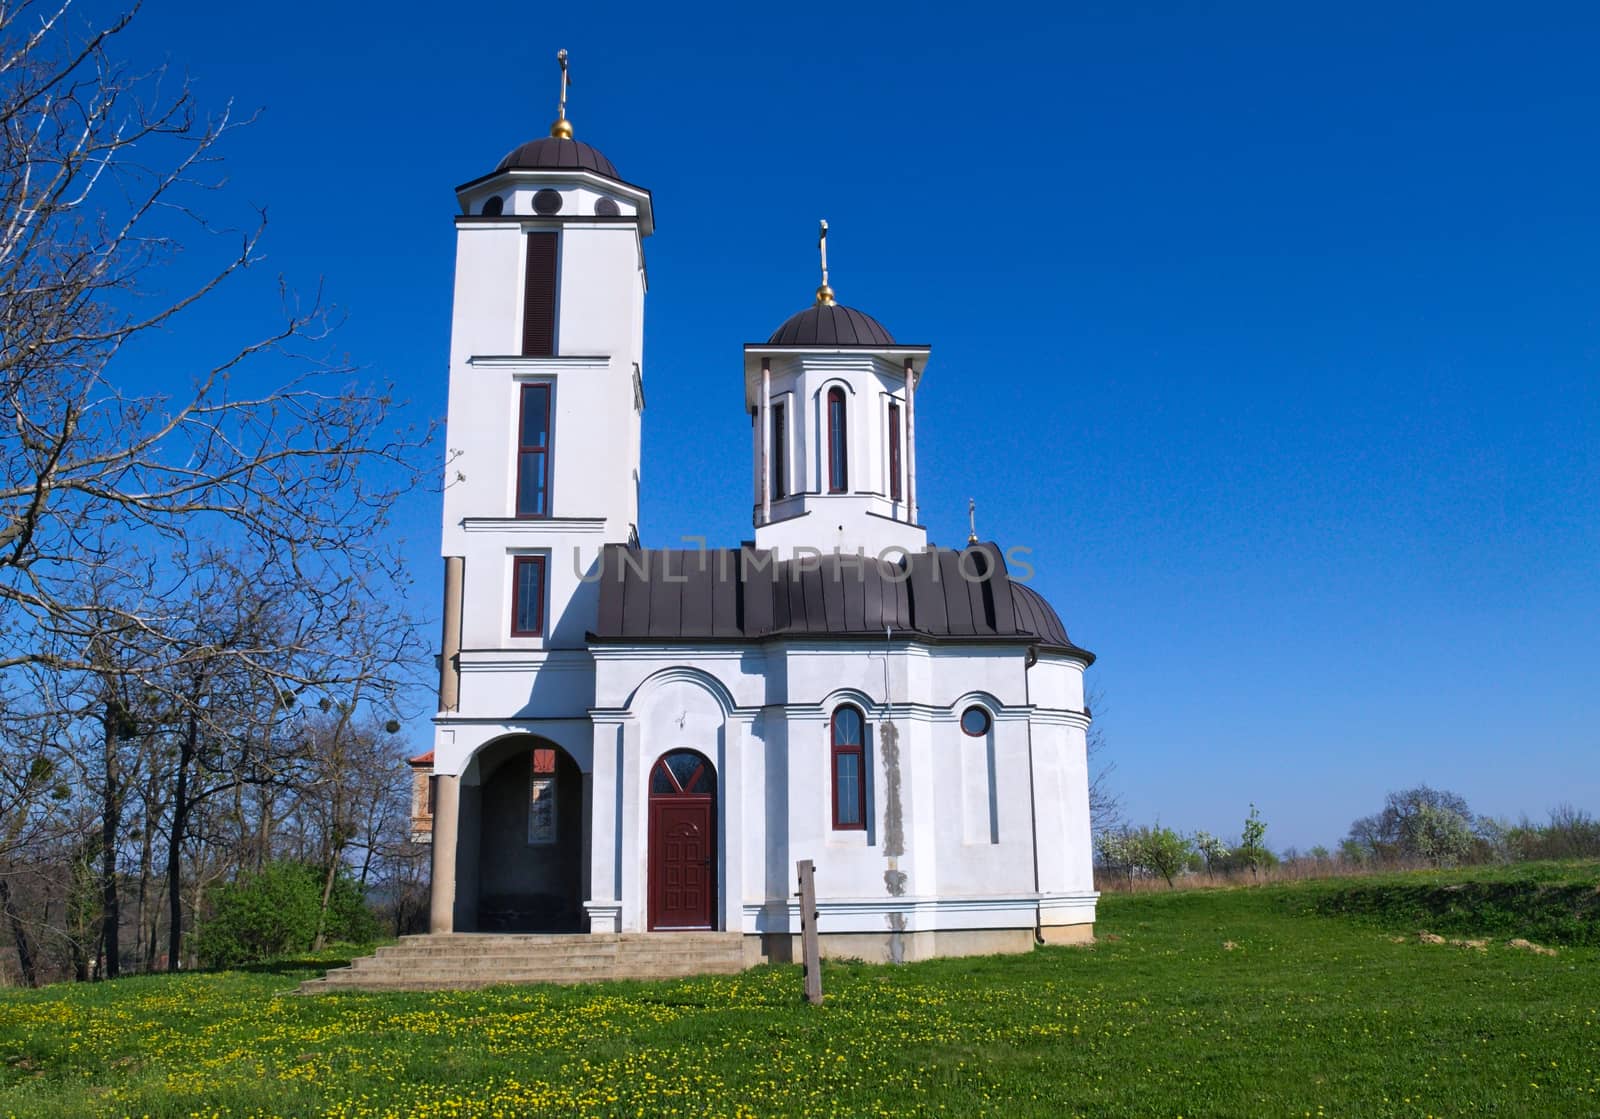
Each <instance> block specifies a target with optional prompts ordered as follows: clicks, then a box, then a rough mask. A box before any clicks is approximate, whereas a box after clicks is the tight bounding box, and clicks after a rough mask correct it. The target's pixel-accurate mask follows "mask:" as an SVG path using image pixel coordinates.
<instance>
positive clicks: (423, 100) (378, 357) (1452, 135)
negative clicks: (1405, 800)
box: [83, 0, 1600, 847]
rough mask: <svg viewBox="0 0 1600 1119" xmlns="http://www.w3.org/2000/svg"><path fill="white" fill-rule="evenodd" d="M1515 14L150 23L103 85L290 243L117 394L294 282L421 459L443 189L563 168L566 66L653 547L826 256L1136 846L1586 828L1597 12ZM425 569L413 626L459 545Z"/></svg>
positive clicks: (432, 368)
mask: <svg viewBox="0 0 1600 1119" xmlns="http://www.w3.org/2000/svg"><path fill="white" fill-rule="evenodd" d="M109 10H110V8H109V7H108V6H104V5H100V4H98V3H91V4H89V5H87V6H86V7H84V8H83V12H84V13H86V14H95V13H102V12H105V11H109ZM913 12H914V13H915V14H913ZM1510 12H1511V9H1507V8H1504V7H1503V6H1501V7H1490V6H1481V5H1470V4H1469V5H1459V4H1458V5H1450V6H1445V5H1427V6H1422V5H1416V6H1394V5H1341V6H1338V7H1337V8H1323V9H1318V10H1312V9H1307V8H1305V6H1300V5H1295V6H1288V5H1276V4H1258V5H1253V4H1234V5H1215V6H1205V5H1182V6H1178V5H1171V6H1167V5H1130V4H1111V5H1104V6H1099V5H1058V6H1048V7H1046V6H1041V7H1039V8H1037V9H1021V8H1017V9H1009V10H1004V9H996V10H994V14H995V15H996V16H998V17H1001V18H997V19H995V20H993V21H991V22H986V23H975V22H974V19H973V14H974V10H973V9H972V7H971V6H970V5H961V6H959V7H955V6H951V7H948V8H946V7H942V6H940V5H924V6H919V7H917V8H915V9H911V8H906V9H902V10H898V11H897V10H893V9H887V8H873V7H870V6H854V7H851V8H850V9H849V10H848V11H844V10H832V9H821V10H819V9H815V8H806V7H800V8H785V9H776V8H773V9H769V8H765V7H762V8H757V7H756V6H744V5H741V6H738V7H728V8H720V9H719V8H698V9H696V8H689V7H682V8H676V9H674V8H671V7H662V6H660V5H648V6H639V7H634V6H631V5H628V4H620V3H612V4H607V5H604V6H572V7H569V8H566V9H559V10H558V9H549V8H527V7H514V6H511V5H493V4H489V5H479V6H476V7H471V8H463V9H460V10H441V9H438V8H433V7H427V8H425V7H422V6H420V5H408V4H406V3H403V2H399V3H390V4H385V5H376V4H365V3H360V4H357V3H340V4H307V3H296V2H287V0H285V2H281V3H277V4H271V5H257V6H251V7H245V8H241V7H230V6H217V5H212V4H207V5H201V4H198V3H168V4H152V5H149V6H148V7H147V8H146V9H145V11H144V12H143V13H142V14H141V15H140V16H139V17H138V19H137V21H136V23H135V24H134V27H133V28H132V30H131V31H130V32H129V33H128V34H127V35H126V36H125V37H124V41H123V43H122V44H121V47H120V50H121V52H122V53H123V54H124V55H126V56H129V57H131V58H132V59H134V60H135V61H136V62H139V63H143V64H149V63H154V62H158V61H160V60H162V59H168V60H170V61H171V63H172V64H173V65H174V66H175V67H176V68H178V69H182V70H187V71H188V72H189V74H190V75H191V77H192V78H193V80H194V83H195V87H196V90H197V92H198V95H199V97H200V100H201V103H202V105H204V106H207V107H212V108H218V107H220V106H221V105H222V104H223V103H224V102H226V101H227V100H228V99H230V98H231V99H233V100H234V101H235V103H236V104H237V105H238V106H240V107H241V108H243V109H246V110H253V109H256V108H260V109H261V110H262V113H261V116H260V118H259V120H257V121H256V123H254V124H252V125H251V126H250V127H249V128H248V129H244V130H242V131H240V132H239V133H237V134H235V135H234V136H233V137H231V138H230V139H229V140H228V141H227V143H226V145H225V149H224V150H225V154H226V156H227V172H228V175H229V185H228V187H227V189H226V190H225V191H223V192H220V193H219V194H218V195H217V196H215V198H214V203H215V206H214V209H213V211H212V212H213V213H214V214H215V215H216V216H218V217H221V218H224V219H231V220H238V221H243V220H245V218H246V216H247V215H248V206H249V205H250V204H261V205H265V206H267V208H268V212H269V215H270V220H271V225H270V228H269V232H268V236H267V240H266V242H265V246H264V247H265V252H266V255H267V258H268V259H267V261H266V264H265V266H264V267H262V268H260V269H257V270H255V271H254V273H253V274H252V275H250V276H248V277H246V278H245V279H244V281H243V282H241V283H238V284H235V285H231V286H230V288H229V289H228V290H227V291H225V292H223V293H221V294H219V295H218V296H217V297H216V299H214V300H213V301H212V302H211V303H210V304H209V305H208V307H207V308H206V310H205V312H204V313H203V314H201V315H197V316H192V317H191V318H190V319H189V320H188V321H186V322H185V323H183V324H181V326H180V327H178V328H175V330H174V332H173V333H172V335H171V337H170V338H169V339H168V340H167V341H168V345H167V347H166V349H165V350H164V351H163V353H162V355H161V358H160V365H159V368H156V367H154V365H153V364H152V367H150V368H143V369H139V370H136V371H135V370H130V371H129V375H130V376H142V377H148V378H150V379H151V380H152V382H153V383H159V382H160V380H161V378H162V377H163V376H179V375H180V374H181V372H182V370H183V366H184V365H185V363H192V362H194V361H197V360H199V359H200V358H201V357H202V356H203V355H205V354H208V353H212V352H216V350H217V349H218V348H219V347H221V346H222V344H223V343H225V342H226V341H227V340H229V339H235V340H237V339H239V338H240V337H241V336H242V335H243V334H245V333H248V332H249V331H250V330H251V329H252V328H253V327H254V326H255V325H256V324H258V323H261V322H263V321H265V320H266V318H268V317H270V316H269V313H270V311H271V310H272V306H273V304H272V299H273V295H272V290H273V287H274V283H275V279H276V274H277V273H280V272H281V273H282V274H283V275H284V276H285V277H286V278H287V279H288V281H289V282H290V284H291V285H292V286H294V287H295V288H297V289H298V290H300V291H303V292H310V291H313V290H314V289H316V287H317V286H318V285H319V284H321V285H322V287H323V290H324V291H325V293H326V295H327V296H328V297H329V298H330V299H332V300H333V301H335V302H336V303H337V304H338V305H339V306H340V308H341V309H342V311H343V313H344V314H345V316H346V320H345V322H344V325H343V326H342V328H341V329H340V331H339V334H338V337H337V346H338V347H339V349H340V350H341V351H344V352H347V353H348V355H349V356H350V358H351V360H353V361H355V362H358V363H359V364H360V365H361V366H362V367H363V368H364V369H365V370H366V371H367V372H368V373H369V374H370V375H371V376H372V377H373V378H384V379H392V380H394V381H395V382H396V383H397V384H398V385H399V386H400V389H401V392H402V395H404V396H405V397H407V398H408V399H409V401H410V404H409V406H408V407H409V409H410V411H411V413H412V414H413V415H414V416H415V417H417V418H418V419H419V420H425V419H426V418H428V417H435V416H441V415H442V414H443V410H444V399H445V380H446V356H447V345H448V336H449V300H450V290H451V269H452V253H453V236H454V234H453V228H452V225H451V217H452V214H453V213H454V212H455V203H454V197H453V193H452V188H453V187H454V186H455V185H456V184H458V183H462V182H465V181H467V180H469V179H472V178H474V177H476V176H478V175H480V174H482V173H483V172H485V171H488V170H490V169H492V168H493V166H494V165H495V163H496V162H497V161H498V160H499V158H500V157H501V156H502V155H503V154H504V153H505V152H506V151H507V150H509V149H510V148H512V147H514V146H515V145H516V144H518V143H520V142H521V141H523V140H526V139H529V138H532V137H534V136H538V135H542V134H543V133H544V132H545V130H546V129H547V127H548V125H549V122H550V119H551V117H552V115H553V110H554V102H555V92H556V83H555V76H556V69H555V65H554V62H553V56H554V53H555V51H556V49H557V48H558V47H566V48H568V49H569V50H570V51H571V53H572V57H573V73H574V85H573V90H572V97H571V105H570V115H571V117H572V119H573V121H574V123H575V126H576V129H577V134H578V136H579V138H581V139H584V140H587V141H589V142H591V143H593V144H595V145H596V146H598V147H599V148H601V150H603V151H604V152H605V153H606V154H607V155H609V156H610V157H611V158H612V159H613V160H614V161H615V163H616V164H617V166H618V168H619V169H620V171H621V173H622V174H623V175H624V176H625V177H626V178H628V179H629V180H630V181H633V182H636V183H639V184H642V185H644V186H647V187H649V188H650V189H651V190H652V191H653V192H654V197H655V207H656V217H657V223H658V226H657V228H658V232H657V234H656V236H655V237H654V238H653V239H652V240H651V241H650V242H649V243H648V253H649V267H650V281H651V293H650V297H649V303H648V307H647V320H646V321H647V327H646V370H645V376H646V388H647V393H648V398H649V408H648V410H647V412H646V414H645V424H646V429H645V470H644V488H643V497H644V502H645V510H644V514H643V522H644V523H643V525H642V528H643V532H644V536H645V538H646V542H647V543H650V544H655V545H665V544H671V543H674V542H676V541H677V539H678V538H679V536H680V535H682V534H685V533H704V534H705V535H707V536H708V537H710V538H711V539H712V540H713V541H721V542H729V543H731V542H734V541H737V540H740V539H743V538H745V537H747V536H748V535H749V534H750V527H749V494H748V484H749V483H748V444H747V440H748V438H749V420H748V418H747V417H746V416H745V415H744V414H743V413H742V411H741V404H742V395H741V393H742V390H741V380H740V375H741V374H740V370H741V364H740V352H739V347H740V345H741V344H742V343H744V342H747V341H757V340H763V339H765V337H766V336H767V334H769V333H770V332H771V331H772V329H773V328H774V327H776V325H777V324H778V323H779V322H781V321H782V320H783V319H784V318H785V317H786V316H787V315H789V314H790V313H792V312H793V311H795V310H798V309H800V308H801V307H802V306H804V305H805V304H806V303H807V302H808V300H809V298H810V293H811V290H812V289H813V287H814V286H815V284H816V277H815V266H816V256H815V229H816V221H817V219H818V218H820V217H826V218H827V219H828V220H829V223H830V225H831V233H830V237H829V250H830V258H831V259H830V263H831V265H832V270H833V277H832V278H833V283H834V286H835V288H836V289H837V290H838V292H839V297H840V300H841V301H842V302H844V303H846V304H849V305H851V306H855V307H859V308H861V309H862V310H865V311H868V312H869V313H871V314H873V315H874V316H876V317H877V318H879V319H881V320H882V321H883V322H884V323H885V324H886V325H887V326H888V327H889V329H890V330H891V331H893V332H894V334H895V335H896V337H897V338H899V339H900V340H902V341H908V342H927V343H930V344H932V346H933V359H932V364H931V365H930V368H929V376H928V379H927V383H926V386H925V391H924V393H923V394H922V395H921V396H919V399H918V410H917V411H918V436H919V447H918V452H919V453H918V462H919V468H920V475H921V476H920V478H919V496H920V498H921V500H922V504H923V511H924V517H925V520H926V521H927V523H928V525H929V528H930V532H931V535H932V537H933V539H934V540H935V541H937V542H940V543H945V544H958V543H959V542H960V540H961V539H962V538H963V537H964V535H965V521H966V500H967V498H968V497H969V496H971V497H976V498H977V500H978V516H979V528H980V531H981V533H982V534H983V535H984V536H985V537H988V538H992V539H995V540H998V541H1000V542H1001V543H1002V545H1004V546H1007V547H1009V546H1012V545H1018V544H1020V545H1025V546H1027V547H1030V548H1032V549H1033V550H1034V557H1033V562H1034V564H1035V566H1036V568H1037V572H1038V574H1037V578H1036V582H1035V586H1037V587H1038V588H1039V589H1041V590H1042V591H1044V592H1045V593H1046V594H1047V595H1048V596H1049V597H1050V598H1051V600H1052V601H1053V602H1054V603H1055V604H1056V606H1057V607H1058V608H1059V610H1060V611H1061V614H1062V616H1063V617H1064V619H1065V620H1066V622H1067V625H1068V628H1069V630H1070V632H1071V633H1072V635H1073V637H1074V639H1075V640H1077V641H1078V642H1079V643H1081V644H1084V645H1086V646H1087V647H1089V648H1091V649H1094V650H1095V651H1096V652H1097V653H1099V654H1100V657H1101V660H1100V662H1099V663H1098V664H1097V665H1096V666H1095V668H1094V669H1093V670H1092V676H1093V681H1094V685H1095V687H1096V688H1098V689H1099V691H1100V692H1101V693H1102V695H1103V702H1102V712H1103V726H1104V729H1105V731H1106V736H1107V741H1108V745H1109V750H1110V756H1111V757H1112V758H1113V759H1114V760H1115V761H1116V764H1117V772H1116V775H1115V778H1114V781H1115V784H1116V786H1117V787H1118V788H1119V789H1120V790H1121V791H1122V793H1123V794H1124V796H1125V798H1126V803H1127V808H1128V810H1129V812H1130V814H1131V815H1132V816H1133V817H1134V818H1135V819H1136V820H1139V821H1146V820H1151V819H1154V818H1157V817H1159V818H1160V819H1161V821H1162V822H1163V823H1166V824H1170V825H1172V826H1175V827H1179V828H1182V829H1185V830H1188V829H1193V828H1198V827H1205V828H1208V829H1210V830H1213V831H1222V832H1237V830H1238V827H1239V823H1240V822H1241V821H1242V819H1243V817H1244V815H1245V812H1246V810H1247V806H1248V803H1249V802H1251V801H1254V802H1255V803H1256V804H1258V805H1259V806H1260V807H1261V810H1262V814H1263V816H1264V818H1265V819H1266V820H1267V822H1268V824H1269V832H1268V838H1269V841H1271V842H1272V843H1274V845H1276V846H1279V847H1281V846H1284V845H1288V844H1295V845H1299V846H1301V847H1307V846H1310V845H1311V844H1314V843H1318V842H1326V843H1330V844H1331V843H1333V842H1334V841H1336V840H1337V839H1338V838H1339V837H1340V836H1341V835H1342V834H1343V833H1344V830H1345V828H1346V827H1347V826H1348V824H1349V822H1350V820H1351V819H1352V818H1354V817H1355V816H1357V815H1361V814H1364V813H1366V812H1370V811H1373V810H1375V809H1376V808H1377V807H1378V806H1379V804H1380V803H1381V801H1382V797H1383V794H1384V792H1385V791H1386V790H1388V789H1392V788H1399V787H1403V786H1406V785H1410V784H1415V783H1417V782H1421V781H1427V782H1430V783H1432V784H1435V785H1441V786H1445V787H1449V788H1452V789H1454V790H1456V791H1458V792H1460V793H1462V794H1464V795H1465V796H1466V797H1467V798H1468V800H1469V801H1470V802H1471V803H1472V805H1473V806H1474V807H1475V808H1476V809H1477V810H1479V811H1481V812H1487V813H1492V814H1497V815H1509V816H1516V815H1518V814H1519V813H1522V812H1527V813H1529V814H1532V815H1535V816H1540V815H1542V814H1543V813H1544V811H1545V810H1546V809H1547V808H1549V807H1550V806H1551V805H1553V804H1555V803H1556V802H1558V801H1562V800H1568V801H1572V802H1574V803H1577V804H1579V805H1582V806H1586V807H1588V808H1590V809H1591V810H1595V809H1600V643H1597V640H1596V633H1597V629H1600V626H1597V622H1600V376H1597V373H1600V266H1597V263H1596V262H1597V261H1600V143H1597V140H1600V136H1597V132H1600V124H1597V122H1600V69H1597V68H1596V67H1595V66H1594V63H1593V56H1592V44H1593V42H1594V41H1595V39H1596V36H1597V34H1600V14H1597V13H1596V12H1595V11H1594V10H1593V9H1592V8H1589V7H1585V6H1581V5H1570V6H1555V5H1549V6H1544V5H1541V6H1539V7H1538V8H1537V10H1534V11H1529V10H1526V9H1524V10H1518V11H1517V12H1516V18H1515V20H1511V19H1509V18H1508V14H1509V13H1510ZM401 527H402V529H403V530H404V531H405V532H406V534H407V540H408V547H409V549H410V551H411V554H412V556H413V559H414V563H415V566H416V575H417V587H416V592H415V593H416V596H417V599H418V601H417V607H418V610H419V612H420V613H422V614H423V615H425V616H426V617H428V618H430V619H431V618H432V617H434V616H435V615H436V613H437V607H436V599H437V594H438V590H437V587H438V577H439V575H438V566H439V562H438V559H437V555H438V547H437V541H438V532H439V526H438V511H437V503H436V498H435V497H434V496H433V495H430V494H426V493H418V494H417V495H415V497H414V499H413V501H412V502H411V504H410V506H409V507H408V508H407V510H406V511H405V516H404V517H403V518H402V525H401ZM429 636H430V640H433V639H434V635H433V634H432V631H431V628H430V634H429ZM413 726H414V729H415V732H416V735H417V738H418V743H419V745H421V744H425V738H426V731H427V726H426V723H425V722H424V721H421V720H419V721H417V722H416V723H414V724H413Z"/></svg>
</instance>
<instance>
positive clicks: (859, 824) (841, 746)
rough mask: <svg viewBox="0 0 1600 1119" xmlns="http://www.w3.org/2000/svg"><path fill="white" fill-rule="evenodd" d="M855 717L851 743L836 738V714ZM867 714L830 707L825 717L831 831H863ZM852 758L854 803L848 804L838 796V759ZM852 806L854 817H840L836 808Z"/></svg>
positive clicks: (865, 813) (852, 709) (865, 789)
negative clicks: (857, 728) (847, 714)
mask: <svg viewBox="0 0 1600 1119" xmlns="http://www.w3.org/2000/svg"><path fill="white" fill-rule="evenodd" d="M847 711H848V712H849V713H850V714H852V715H854V716H855V717H856V723H857V726H858V727H859V730H860V732H859V733H858V734H857V735H856V741H855V742H840V741H839V717H840V716H841V715H843V714H844V713H845V712H847ZM866 740H867V717H866V716H865V715H864V714H862V712H861V709H860V708H858V707H851V706H850V705H848V704H846V705H845V706H842V707H838V708H835V709H834V712H833V717H832V718H831V719H829V720H828V743H829V749H828V775H829V782H828V783H829V784H830V785H831V786H832V787H833V830H834V831H866V830H867V746H866ZM845 757H853V758H854V759H855V773H856V788H855V798H854V800H855V803H854V804H853V805H852V804H850V801H849V799H848V796H847V799H846V800H845V801H843V802H841V801H840V799H839V759H840V758H845ZM841 803H842V804H843V806H844V807H847V808H849V807H853V808H854V809H855V819H854V820H845V819H841V818H840V815H839V808H840V807H841Z"/></svg>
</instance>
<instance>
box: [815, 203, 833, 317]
mask: <svg viewBox="0 0 1600 1119" xmlns="http://www.w3.org/2000/svg"><path fill="white" fill-rule="evenodd" d="M817 250H818V251H819V252H821V253H822V286H821V287H819V288H818V289H817V303H818V304H819V305H821V306H826V307H831V306H833V289H832V288H830V287H829V286H828V219H827V218H823V219H822V228H821V231H820V232H818V234H817Z"/></svg>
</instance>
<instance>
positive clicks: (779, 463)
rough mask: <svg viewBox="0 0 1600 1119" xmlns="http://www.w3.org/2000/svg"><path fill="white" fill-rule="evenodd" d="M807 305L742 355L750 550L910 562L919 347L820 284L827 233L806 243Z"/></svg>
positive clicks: (917, 534) (918, 539)
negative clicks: (749, 435)
mask: <svg viewBox="0 0 1600 1119" xmlns="http://www.w3.org/2000/svg"><path fill="white" fill-rule="evenodd" d="M817 248H818V250H819V251H820V253H821V256H822V284H821V285H820V286H819V287H818V288H817V293H816V300H815V302H814V303H813V304H812V305H811V306H809V307H806V308H805V309H803V310H801V311H799V312H797V313H796V314H794V315H791V316H790V317H789V318H788V319H787V320H786V321H785V322H784V323H783V325H782V326H780V327H778V329H777V330H775V331H774V332H773V333H772V337H770V338H768V339H767V341H766V342H765V343H751V344H749V345H747V346H745V348H744V386H745V397H744V402H745V410H746V411H748V412H749V413H750V414H751V416H752V418H753V420H754V424H753V436H754V439H753V444H754V446H753V448H752V450H753V455H752V459H753V466H754V477H755V506H754V516H753V518H752V519H753V521H754V523H755V529H756V546H757V547H758V548H771V549H775V550H777V551H778V552H779V554H780V558H783V559H788V558H790V557H791V556H792V555H793V554H794V553H795V552H796V551H797V550H806V549H814V550H816V551H818V552H821V553H823V554H831V553H832V552H834V551H835V550H837V551H839V552H841V553H844V554H849V555H855V554H860V553H865V554H866V555H868V556H875V557H880V558H883V559H890V560H893V559H896V558H898V555H899V554H903V553H910V552H918V551H921V550H922V549H923V548H925V547H926V546H927V542H928V538H927V532H926V530H924V528H923V527H922V525H921V524H920V523H919V522H918V520H917V453H916V394H917V388H918V386H919V385H920V384H921V382H922V374H923V372H924V371H925V370H926V368H927V364H928V354H929V348H928V347H927V346H908V345H904V344H902V343H899V342H896V341H895V340H894V337H893V336H892V335H890V333H889V332H888V330H886V329H884V327H883V324H882V323H880V322H878V320H877V319H875V318H873V317H872V316H871V315H868V314H864V313H863V312H861V311H857V310H855V309H854V308H852V307H845V306H843V305H841V304H840V303H839V302H838V301H837V299H835V297H834V291H833V288H832V287H831V286H830V285H829V283H828V223H827V222H823V223H822V225H821V232H820V235H819V236H818V238H817Z"/></svg>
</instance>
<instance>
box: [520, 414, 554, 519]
mask: <svg viewBox="0 0 1600 1119" xmlns="http://www.w3.org/2000/svg"><path fill="white" fill-rule="evenodd" d="M549 515H550V386H549V385H544V384H539V385H523V386H522V399H521V405H520V414H519V416H518V418H517V516H519V517H548V516H549Z"/></svg>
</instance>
